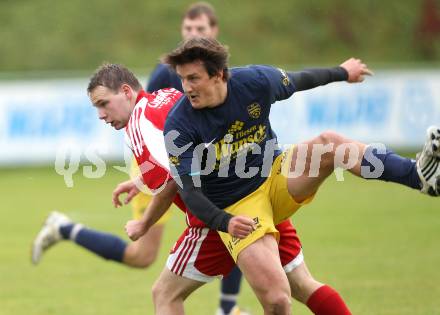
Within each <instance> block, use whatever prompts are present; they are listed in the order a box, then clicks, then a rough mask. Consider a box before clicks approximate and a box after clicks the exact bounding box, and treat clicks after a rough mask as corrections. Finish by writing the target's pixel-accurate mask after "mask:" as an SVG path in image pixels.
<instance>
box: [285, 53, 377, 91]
mask: <svg viewBox="0 0 440 315" xmlns="http://www.w3.org/2000/svg"><path fill="white" fill-rule="evenodd" d="M288 75H289V77H290V78H291V80H292V81H293V84H294V85H295V88H296V91H304V90H309V89H313V88H315V87H318V86H321V85H326V84H328V83H331V82H338V81H347V82H349V83H356V82H362V81H363V80H364V79H365V75H373V73H372V72H371V71H370V70H369V69H368V67H367V65H366V64H364V63H362V61H361V60H360V59H355V58H350V59H348V60H346V61H344V62H343V63H342V64H341V65H340V66H339V67H333V68H316V69H306V70H303V71H298V72H289V73H288Z"/></svg>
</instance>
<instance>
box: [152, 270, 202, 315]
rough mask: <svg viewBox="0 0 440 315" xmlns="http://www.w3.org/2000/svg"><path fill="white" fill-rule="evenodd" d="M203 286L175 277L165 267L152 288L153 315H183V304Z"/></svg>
mask: <svg viewBox="0 0 440 315" xmlns="http://www.w3.org/2000/svg"><path fill="white" fill-rule="evenodd" d="M204 284H205V283H204V282H199V281H195V280H191V279H188V278H184V277H180V276H177V275H176V274H174V273H172V272H171V271H170V270H168V268H166V267H165V268H164V269H163V271H162V273H161V274H160V276H159V279H157V280H156V283H155V284H154V286H153V301H154V309H155V314H156V315H184V314H185V311H184V307H183V302H184V301H185V299H186V298H187V297H188V296H189V295H190V294H191V293H192V292H194V291H195V290H197V289H198V288H200V287H201V286H202V285H204Z"/></svg>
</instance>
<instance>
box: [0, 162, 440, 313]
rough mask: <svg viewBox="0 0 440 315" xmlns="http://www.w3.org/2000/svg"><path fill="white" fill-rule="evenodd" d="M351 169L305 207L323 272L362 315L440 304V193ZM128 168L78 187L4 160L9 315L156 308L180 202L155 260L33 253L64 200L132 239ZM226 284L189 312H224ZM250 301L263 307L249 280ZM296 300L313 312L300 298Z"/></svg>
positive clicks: (4, 282)
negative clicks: (117, 194) (117, 197)
mask: <svg viewBox="0 0 440 315" xmlns="http://www.w3.org/2000/svg"><path fill="white" fill-rule="evenodd" d="M344 176H345V179H346V180H345V181H344V182H337V181H336V179H335V177H334V176H333V177H331V178H330V179H329V180H328V181H327V182H326V183H325V184H324V186H323V187H322V189H321V190H320V192H319V194H318V195H317V196H316V198H315V200H314V202H313V203H312V204H311V205H309V206H306V207H304V208H302V209H301V210H300V211H299V212H298V213H297V214H295V216H294V217H293V221H294V224H295V226H296V227H297V229H298V232H299V235H300V237H301V240H302V242H303V247H304V253H305V257H306V261H307V264H308V266H309V269H310V270H311V272H312V274H313V275H314V276H315V278H317V279H318V280H320V281H322V282H325V283H328V284H330V285H332V286H333V287H335V288H336V289H337V290H338V291H339V292H340V293H341V295H342V296H343V297H344V299H345V300H346V302H347V304H348V305H349V306H350V308H351V310H352V312H353V314H374V315H406V314H408V315H410V314H411V315H416V314H420V315H433V314H440V299H439V297H440V272H439V271H438V266H440V251H439V249H440V245H439V240H440V213H439V210H440V207H439V206H440V200H439V199H435V198H429V197H426V196H423V195H421V194H419V193H417V192H415V191H411V190H409V189H407V188H405V187H401V186H399V185H392V184H386V183H381V182H377V181H371V182H368V183H365V182H364V181H363V180H361V179H358V178H354V177H353V176H350V175H349V174H347V173H345V174H344ZM125 178H126V175H125V174H123V173H121V172H118V171H116V170H114V169H113V168H109V169H108V171H107V173H106V175H105V176H104V177H103V178H100V179H87V178H84V177H83V176H82V175H76V176H74V187H73V188H67V187H66V185H65V184H64V181H63V178H62V177H61V176H59V175H57V174H56V173H55V171H54V170H53V169H52V168H29V169H26V168H24V169H3V170H0V191H1V196H2V198H1V199H2V205H1V207H0V231H1V232H0V233H1V237H0V248H1V250H0V262H1V263H0V314H1V315H10V314H11V315H12V314H14V315H20V314H26V315H36V314H38V315H40V314H62V315H70V314H72V315H77V314H83V315H88V314H106V315H112V314H115V315H116V314H117V315H120V314H153V308H152V302H151V294H150V293H151V286H152V284H153V283H154V280H155V279H156V277H157V276H158V274H159V272H160V270H161V269H162V268H163V266H164V263H165V259H166V257H167V253H168V250H169V248H170V247H171V246H172V244H173V242H174V241H175V240H176V238H177V236H178V235H179V234H180V232H181V231H182V229H183V224H184V223H183V216H182V215H181V214H180V213H178V212H176V213H175V214H174V216H173V219H172V220H171V221H170V222H169V223H168V226H167V229H166V234H165V238H164V240H163V246H162V249H161V252H160V258H159V259H158V261H157V262H156V263H155V264H154V265H153V266H152V267H151V268H150V269H147V270H136V269H129V268H125V267H123V266H121V265H119V264H116V263H112V262H105V261H103V260H102V259H100V258H97V257H95V256H94V255H93V254H90V253H88V252H87V251H85V250H84V249H82V248H80V247H77V246H75V245H74V244H72V243H69V242H63V243H61V244H60V245H57V246H56V247H54V248H53V249H50V250H49V251H48V252H47V253H46V254H45V256H44V257H43V260H42V262H41V264H40V265H39V266H37V267H34V266H32V265H31V263H30V244H31V241H32V239H33V237H34V236H35V234H36V233H37V232H38V230H39V228H40V226H41V223H42V222H43V220H44V218H45V216H46V215H47V213H48V212H49V211H50V210H52V209H59V210H61V211H63V212H65V213H67V214H68V215H69V216H71V217H72V218H73V219H75V220H78V221H80V222H82V223H83V224H86V225H87V226H89V227H92V228H96V229H99V230H103V231H107V232H112V233H116V234H118V235H121V236H122V237H125V236H124V234H123V228H122V227H123V225H124V223H125V221H126V220H127V219H129V218H130V215H131V214H130V211H129V208H128V207H124V208H122V209H113V208H112V206H111V191H112V189H113V187H114V185H115V184H116V183H117V182H119V181H121V180H125ZM268 285H270V283H268ZM218 288H219V282H218V281H215V282H213V283H210V284H208V285H206V286H205V287H203V288H201V289H200V290H198V291H197V292H196V293H195V294H194V295H193V296H191V297H190V298H189V300H188V301H187V303H186V310H187V314H214V312H215V308H216V307H217V300H218ZM239 303H240V305H242V306H243V307H244V308H246V309H248V310H250V311H251V312H252V314H262V311H261V308H260V306H259V304H258V302H257V300H256V299H255V297H254V295H253V294H252V292H251V290H250V289H249V287H248V285H247V284H246V283H245V282H244V283H243V289H242V292H241V294H240V298H239ZM292 309H293V313H294V314H310V312H309V311H308V310H307V309H306V308H305V307H304V306H302V305H300V304H299V303H297V302H294V303H293V305H292Z"/></svg>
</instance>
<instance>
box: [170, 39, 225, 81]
mask: <svg viewBox="0 0 440 315" xmlns="http://www.w3.org/2000/svg"><path fill="white" fill-rule="evenodd" d="M228 58H229V52H228V47H227V46H224V45H222V44H221V43H220V42H218V41H217V40H216V39H213V38H205V37H196V38H191V39H188V40H186V41H184V42H183V43H181V44H180V45H179V46H178V47H177V48H176V49H175V50H173V51H172V52H170V53H169V54H167V55H165V56H164V57H163V58H162V62H163V63H165V64H168V65H170V67H171V68H173V69H174V70H176V66H178V65H184V64H187V63H192V62H194V61H197V60H199V61H201V62H203V65H204V66H205V69H206V72H208V75H209V76H210V77H213V76H214V75H216V74H217V73H219V72H223V79H224V80H225V81H226V80H227V79H228V78H229V70H228Z"/></svg>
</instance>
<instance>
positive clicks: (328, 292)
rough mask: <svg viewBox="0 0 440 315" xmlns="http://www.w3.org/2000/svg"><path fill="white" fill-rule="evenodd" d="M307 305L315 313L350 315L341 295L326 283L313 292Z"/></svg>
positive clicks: (320, 314)
mask: <svg viewBox="0 0 440 315" xmlns="http://www.w3.org/2000/svg"><path fill="white" fill-rule="evenodd" d="M307 306H308V307H309V308H310V310H311V311H312V312H313V314H315V315H351V312H350V310H349V309H348V307H347V305H345V302H344V300H342V298H341V296H340V295H339V294H338V292H336V291H335V290H333V289H332V288H331V287H329V286H328V285H323V286H322V287H320V288H319V289H318V290H316V291H315V292H313V294H312V295H311V296H310V297H309V300H308V301H307Z"/></svg>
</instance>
